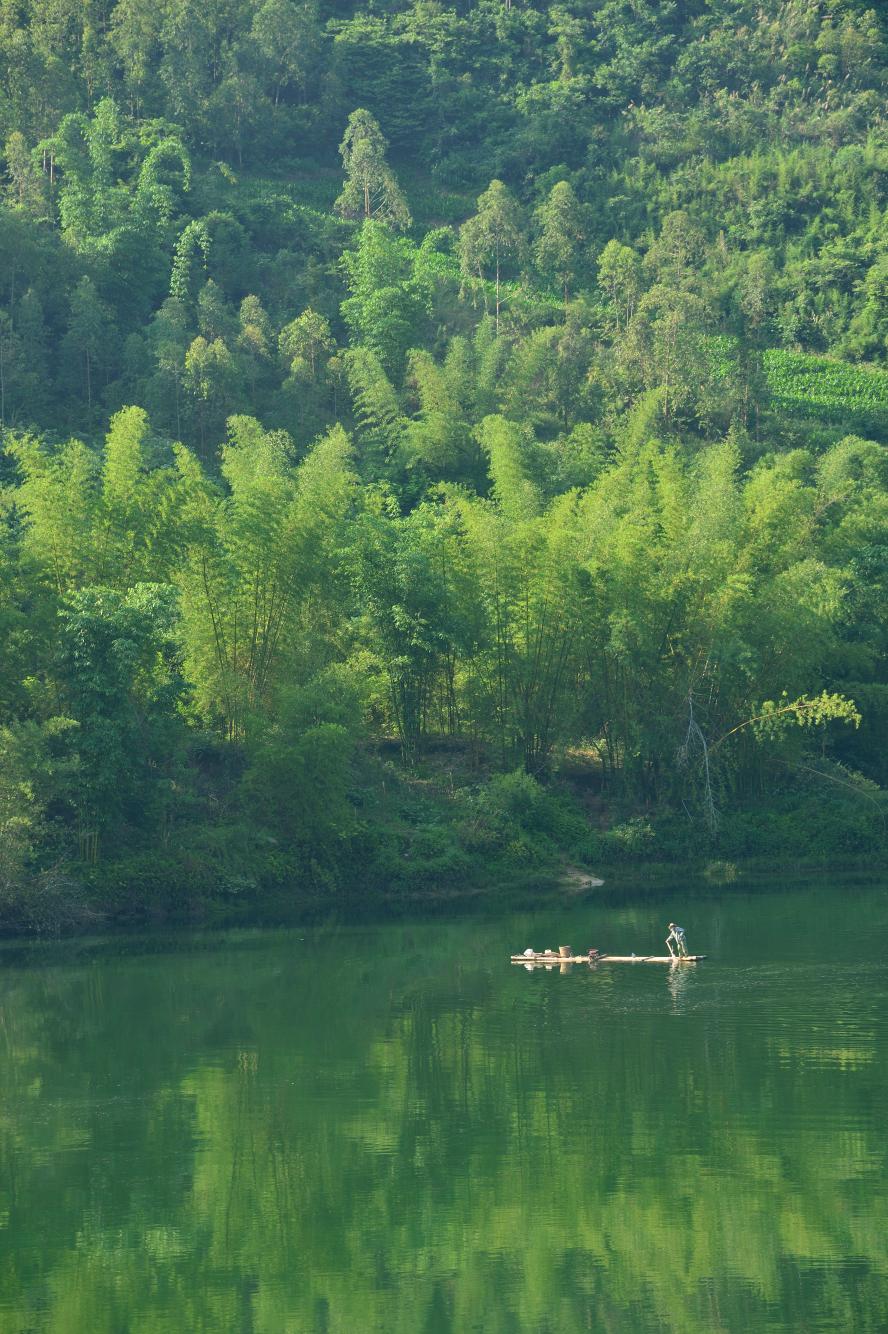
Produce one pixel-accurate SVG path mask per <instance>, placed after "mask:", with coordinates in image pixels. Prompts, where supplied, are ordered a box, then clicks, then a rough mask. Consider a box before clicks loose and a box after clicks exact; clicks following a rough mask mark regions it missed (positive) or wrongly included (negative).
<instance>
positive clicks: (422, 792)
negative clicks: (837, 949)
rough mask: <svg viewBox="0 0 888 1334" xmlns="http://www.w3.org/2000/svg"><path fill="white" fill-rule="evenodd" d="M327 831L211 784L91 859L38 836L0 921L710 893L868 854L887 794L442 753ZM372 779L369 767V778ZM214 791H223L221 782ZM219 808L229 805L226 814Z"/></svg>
mask: <svg viewBox="0 0 888 1334" xmlns="http://www.w3.org/2000/svg"><path fill="white" fill-rule="evenodd" d="M367 778H368V781H366V782H365V783H364V784H363V785H362V786H361V787H355V789H354V791H353V792H352V794H351V807H350V815H349V817H348V820H347V821H343V822H342V824H341V825H340V826H339V827H338V828H337V829H335V830H330V829H328V830H326V831H325V832H324V834H323V836H321V835H320V833H319V831H318V830H317V829H315V828H313V827H308V828H306V829H304V830H303V831H302V832H301V833H300V834H299V835H297V836H295V837H290V838H288V839H285V838H282V837H281V836H280V832H279V831H273V830H272V829H271V828H269V827H266V826H265V825H264V824H262V823H260V821H259V820H258V819H256V818H254V819H250V820H247V819H245V818H244V816H243V814H241V813H238V811H237V809H236V808H233V807H230V806H229V807H226V804H225V803H224V802H223V801H220V802H219V813H218V814H217V815H216V817H215V818H214V819H210V818H208V817H207V814H206V813H205V812H204V813H202V814H201V817H200V818H197V819H193V820H192V821H191V822H186V821H182V822H181V823H180V824H179V825H177V826H175V827H174V828H172V829H170V830H169V831H168V832H167V835H166V837H165V839H164V840H163V841H162V842H161V843H160V844H158V843H157V842H153V843H151V844H145V843H141V844H140V843H138V842H135V841H133V843H131V844H127V843H123V844H121V845H119V846H118V847H116V848H114V849H111V850H103V852H104V855H103V856H101V857H96V859H95V860H94V861H93V862H91V863H85V862H83V861H77V860H75V859H74V858H72V857H71V856H70V855H68V856H67V857H64V856H59V855H53V852H52V846H51V845H48V846H47V847H46V848H45V849H44V850H42V853H41V852H40V851H38V855H37V857H35V859H34V862H33V864H32V865H31V866H30V867H29V868H28V871H27V873H26V874H25V875H24V876H22V877H21V878H20V879H19V880H18V881H17V882H15V883H11V882H7V883H6V884H5V886H3V885H0V933H2V934H3V935H6V936H31V935H35V936H39V935H66V934H68V935H70V934H74V933H82V932H84V931H92V930H101V931H105V930H110V931H120V930H136V931H140V930H146V929H153V928H167V927H169V928H173V929H178V928H181V929H186V928H189V927H193V926H206V927H222V926H248V925H269V926H270V925H293V924H298V923H300V922H309V921H318V920H324V919H328V918H331V917H336V918H338V919H340V920H343V921H367V920H376V919H385V918H404V917H407V916H411V915H417V916H429V917H431V916H440V915H441V914H446V913H453V912H457V913H468V912H486V911H495V912H500V911H503V910H504V909H505V910H508V909H510V908H525V907H532V906H537V905H539V904H541V903H553V904H558V903H562V902H563V903H570V902H571V901H574V900H577V901H595V902H601V903H605V904H612V903H619V902H623V901H627V900H628V899H637V898H643V897H650V896H652V895H661V894H662V895H668V894H671V893H672V892H673V890H674V888H675V887H676V886H680V887H682V892H683V893H688V892H693V893H694V894H700V895H706V894H707V893H711V892H712V891H721V890H723V889H725V888H730V887H731V886H732V885H734V884H739V885H742V886H743V887H744V888H747V887H754V886H755V884H756V883H757V881H758V880H759V879H761V878H763V877H770V878H773V877H775V876H777V877H779V878H781V879H799V878H804V877H805V876H809V875H821V874H823V873H824V872H825V871H839V872H841V873H842V874H854V872H855V871H857V870H861V871H867V870H870V869H871V867H872V866H873V865H874V864H877V863H878V861H879V859H881V858H884V856H885V853H886V851H888V808H886V794H885V793H884V792H882V791H880V790H879V789H878V788H874V786H873V785H869V786H868V787H867V788H866V789H861V790H858V789H857V788H855V787H853V786H852V785H850V784H849V785H844V786H841V787H837V786H836V785H833V786H831V787H828V786H826V784H823V783H821V784H820V785H815V784H814V783H813V782H811V781H809V782H807V783H806V784H804V785H802V784H798V785H796V786H793V787H787V788H786V789H785V790H784V791H783V792H781V793H779V794H776V795H774V796H772V797H770V798H768V800H767V801H765V800H759V801H757V802H756V801H747V802H741V801H739V800H735V801H734V802H733V803H732V804H730V805H729V804H728V803H727V802H725V803H724V806H723V809H721V810H720V811H719V812H718V820H717V825H716V827H715V828H714V829H713V828H712V827H711V825H710V824H709V823H707V822H706V821H705V820H704V819H703V818H702V816H701V815H699V814H695V813H694V812H691V811H689V810H687V809H681V810H679V811H676V810H674V809H670V808H669V807H666V806H661V807H659V808H656V809H643V808H642V809H639V808H638V807H637V806H635V807H633V806H631V805H629V804H624V803H621V802H620V801H619V800H617V799H615V798H612V797H611V798H606V797H605V796H603V795H602V793H601V790H600V787H599V786H597V785H595V784H592V783H589V782H588V775H586V776H583V777H581V778H577V776H576V775H573V776H571V775H567V776H565V775H564V774H562V775H560V776H557V777H556V778H554V779H552V780H551V781H549V782H548V783H545V784H543V783H541V782H538V781H537V780H535V779H533V778H531V777H530V776H529V775H527V774H526V773H524V772H523V771H516V772H514V773H507V774H490V773H487V774H483V775H478V774H477V773H472V772H469V771H468V770H465V769H464V770H463V771H460V770H459V769H457V768H456V766H455V765H453V764H450V765H449V767H447V768H443V769H442V765H441V763H440V761H438V762H437V763H432V764H428V765H427V766H426V767H425V768H422V769H415V770H413V771H410V772H407V771H405V770H403V769H400V768H399V767H397V766H395V765H394V764H386V765H385V766H379V767H377V769H376V770H375V771H373V772H372V773H370V774H368V775H367ZM371 779H372V781H370V780H371ZM222 795H224V793H223V794H222ZM226 810H228V814H226Z"/></svg>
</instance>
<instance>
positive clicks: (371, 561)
mask: <svg viewBox="0 0 888 1334" xmlns="http://www.w3.org/2000/svg"><path fill="white" fill-rule="evenodd" d="M886 91H888V15H886V13H885V11H884V9H883V8H882V7H876V6H874V5H872V4H870V5H868V4H866V3H865V2H864V0H861V2H859V3H858V0H832V3H830V4H829V5H826V4H824V3H820V0H785V2H783V0H755V2H754V3H753V0H684V2H683V3H677V2H676V0H566V3H564V4H560V5H546V4H543V3H542V0H537V3H529V2H528V0H477V3H473V4H468V3H462V0H460V2H459V3H457V4H453V5H450V4H446V3H439V0H414V2H413V3H412V4H408V3H402V2H400V0H381V3H374V4H373V5H366V6H364V5H356V4H352V3H351V2H350V0H342V2H341V3H339V2H337V3H333V0H321V2H320V3H318V2H317V0H304V3H300V2H298V0H263V2H261V3H260V0H206V3H204V4H202V5H194V4H192V3H190V2H189V3H186V0H152V2H151V3H148V0H118V3H116V4H115V3H113V2H112V0H2V2H0V145H2V152H0V190H2V199H0V432H2V436H0V444H2V453H0V926H2V927H3V928H5V929H7V930H33V929H44V928H47V927H55V926H65V925H70V926H76V925H81V924H84V923H88V922H89V921H90V920H94V915H95V914H102V915H103V916H105V917H106V918H107V919H110V920H115V921H123V922H128V921H142V920H147V919H164V918H173V917H178V918H184V917H190V916H201V917H210V918H213V917H216V918H220V919H221V918H225V919H228V920H231V919H235V918H240V919H241V920H248V919H251V918H261V917H263V916H266V917H269V916H281V915H286V913H287V912H288V911H290V910H291V909H292V908H293V906H294V905H295V906H297V907H298V906H300V905H301V906H303V907H305V906H306V905H313V906H315V907H323V906H333V905H340V906H342V907H343V908H344V909H345V910H348V911H357V910H359V909H362V908H363V907H364V906H365V905H366V904H367V903H368V902H369V903H379V904H382V903H387V904H388V905H389V906H391V905H392V904H393V903H395V904H398V905H403V904H407V903H412V902H416V901H418V900H420V899H422V898H423V897H424V898H426V899H430V898H434V897H435V896H436V895H437V896H438V897H439V898H441V897H443V896H445V895H446V894H447V893H449V892H451V891H452V889H453V886H454V885H456V884H463V885H465V886H468V887H482V886H484V885H489V884H493V883H501V884H503V883H508V882H512V883H515V882H517V880H518V879H519V878H520V877H522V876H524V877H527V878H529V879H532V878H534V877H545V876H546V875H551V874H552V873H553V868H556V867H557V866H558V864H559V862H560V861H561V860H562V859H564V858H567V859H569V860H570V861H571V862H578V863H581V864H585V865H592V866H598V865H600V864H608V863H613V862H616V861H619V860H626V859H633V858H634V859H639V858H648V859H651V858H654V859H663V860H667V859H671V860H691V861H694V860H696V861H698V862H704V861H707V860H709V861H713V862H725V861H727V862H730V860H731V859H735V858H736V859H740V858H744V857H750V856H766V857H787V856H789V857H801V856H816V857H824V858H827V857H828V858H834V859H850V858H854V857H867V856H872V855H873V854H874V852H876V851H878V850H880V849H884V847H885V843H886V832H885V830H886V816H888V807H886V801H885V798H884V792H883V788H884V785H885V784H886V781H888V761H886V750H885V744H884V741H885V736H886V728H888V671H886V659H885V650H886V643H888V598H886V592H888V589H886V583H888V366H886V354H888V174H886V169H888V133H886V130H888V118H886V102H885V95H886Z"/></svg>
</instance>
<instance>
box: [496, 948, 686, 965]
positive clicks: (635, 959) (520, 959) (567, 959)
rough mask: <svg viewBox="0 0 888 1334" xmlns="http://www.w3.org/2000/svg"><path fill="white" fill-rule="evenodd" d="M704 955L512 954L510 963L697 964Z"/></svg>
mask: <svg viewBox="0 0 888 1334" xmlns="http://www.w3.org/2000/svg"><path fill="white" fill-rule="evenodd" d="M705 958H706V955H705V954H684V955H678V954H595V955H593V956H592V957H591V958H590V957H589V955H588V954H568V955H564V954H556V953H554V952H553V953H551V954H545V953H540V954H532V955H528V954H513V955H512V963H523V964H527V966H528V967H529V968H554V966H555V964H563V963H698V962H699V961H700V960H701V959H705Z"/></svg>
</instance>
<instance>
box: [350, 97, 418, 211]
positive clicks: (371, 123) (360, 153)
mask: <svg viewBox="0 0 888 1334" xmlns="http://www.w3.org/2000/svg"><path fill="white" fill-rule="evenodd" d="M386 147H387V144H386V139H385V136H384V134H383V133H382V130H381V129H380V128H379V125H378V123H377V122H376V120H375V119H374V118H373V116H371V115H370V112H369V111H362V110H358V111H353V112H352V114H351V115H350V116H349V118H348V125H347V126H346V130H345V135H344V137H343V140H342V143H341V144H340V145H339V153H340V156H341V157H342V166H343V168H344V170H345V184H344V186H343V188H342V193H341V194H340V196H339V198H338V199H337V200H336V204H335V208H336V211H337V212H338V213H341V214H342V216H343V217H344V218H364V219H368V218H376V219H378V221H380V222H387V223H389V225H390V226H392V227H394V228H396V229H398V230H399V231H405V230H406V229H407V228H408V227H409V226H410V224H411V222H412V219H411V217H410V210H409V208H408V207H407V201H406V199H405V198H404V195H403V194H402V192H401V189H400V186H399V185H398V182H397V181H396V179H395V175H394V172H393V171H392V169H391V167H389V165H388V163H387V162H386V160H385V150H386Z"/></svg>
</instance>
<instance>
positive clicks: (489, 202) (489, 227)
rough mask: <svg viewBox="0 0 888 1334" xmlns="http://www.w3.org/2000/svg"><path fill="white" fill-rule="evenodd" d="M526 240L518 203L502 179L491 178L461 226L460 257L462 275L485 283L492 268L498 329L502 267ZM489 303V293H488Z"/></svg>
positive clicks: (498, 325)
mask: <svg viewBox="0 0 888 1334" xmlns="http://www.w3.org/2000/svg"><path fill="white" fill-rule="evenodd" d="M523 243H524V234H523V231H522V219H521V213H520V210H519V208H518V204H517V202H516V200H515V198H514V196H513V195H512V193H511V191H510V190H509V188H508V186H506V185H504V184H503V182H502V181H496V180H494V181H491V182H490V185H489V186H488V187H487V189H486V190H485V191H484V193H483V194H482V195H479V196H478V211H477V213H476V214H475V216H474V217H472V218H469V220H468V221H467V222H464V223H463V225H462V227H460V229H459V257H460V267H461V269H462V274H463V278H464V279H465V280H468V281H472V280H474V281H477V282H479V283H481V284H482V286H483V283H484V280H485V274H486V273H488V272H489V271H490V269H491V268H492V269H493V281H494V294H495V324H496V332H497V333H499V327H500V305H501V276H502V266H503V264H504V263H505V261H506V260H507V259H508V258H510V257H516V256H518V255H520V253H521V250H522V247H523ZM485 304H486V296H485Z"/></svg>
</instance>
